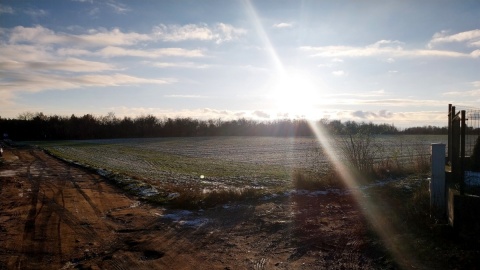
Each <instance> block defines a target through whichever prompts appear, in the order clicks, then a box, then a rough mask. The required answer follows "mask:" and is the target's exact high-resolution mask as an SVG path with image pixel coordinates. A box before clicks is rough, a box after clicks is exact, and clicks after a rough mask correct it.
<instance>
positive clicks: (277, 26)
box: [272, 22, 293, 29]
mask: <svg viewBox="0 0 480 270" xmlns="http://www.w3.org/2000/svg"><path fill="white" fill-rule="evenodd" d="M272 27H273V28H277V29H283V28H292V27H293V23H286V22H281V23H276V24H274V25H272Z"/></svg>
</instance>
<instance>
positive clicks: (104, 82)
mask: <svg viewBox="0 0 480 270" xmlns="http://www.w3.org/2000/svg"><path fill="white" fill-rule="evenodd" d="M0 74H1V73H0ZM1 75H3V74H1ZM6 77H7V78H8V80H0V87H1V88H2V90H4V91H5V90H6V91H22V92H23V91H27V92H40V91H45V90H67V89H76V88H83V87H94V86H96V87H107V86H125V85H130V86H131V85H139V84H160V85H161V84H168V83H173V82H175V81H174V80H172V79H149V78H140V77H135V76H130V75H126V74H118V73H117V74H112V75H84V76H76V77H75V76H68V77H67V76H60V75H55V74H39V73H33V74H27V73H11V74H8V76H6Z"/></svg>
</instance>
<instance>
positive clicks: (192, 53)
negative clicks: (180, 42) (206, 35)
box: [95, 46, 204, 58]
mask: <svg viewBox="0 0 480 270" xmlns="http://www.w3.org/2000/svg"><path fill="white" fill-rule="evenodd" d="M95 54H96V55H98V56H102V57H118V56H134V57H143V58H159V57H167V56H176V57H203V56H204V54H203V52H202V51H201V50H198V49H195V50H187V49H182V48H163V49H156V50H133V49H124V48H121V47H113V46H108V47H106V48H103V49H101V50H100V51H97V52H95Z"/></svg>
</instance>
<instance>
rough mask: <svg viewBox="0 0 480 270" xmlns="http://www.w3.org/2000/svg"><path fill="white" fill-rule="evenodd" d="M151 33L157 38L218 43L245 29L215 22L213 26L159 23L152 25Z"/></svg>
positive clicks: (239, 34)
mask: <svg viewBox="0 0 480 270" xmlns="http://www.w3.org/2000/svg"><path fill="white" fill-rule="evenodd" d="M153 33H154V35H155V36H156V37H157V38H158V39H160V40H164V41H172V42H178V41H186V40H202V41H215V43H217V44H219V43H222V42H226V41H231V40H234V39H237V38H239V37H240V36H242V35H244V34H245V33H246V30H244V29H241V28H235V27H233V26H232V25H230V24H224V23H217V24H215V25H214V26H213V27H209V26H208V25H207V24H187V25H165V24H160V25H158V26H156V27H154V29H153Z"/></svg>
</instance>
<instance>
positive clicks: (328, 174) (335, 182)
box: [292, 167, 343, 190]
mask: <svg viewBox="0 0 480 270" xmlns="http://www.w3.org/2000/svg"><path fill="white" fill-rule="evenodd" d="M340 179H341V177H340V175H339V173H338V172H337V171H336V170H334V169H333V168H331V167H329V168H327V169H325V170H323V171H321V172H319V171H317V172H312V171H308V170H306V169H295V170H294V171H293V173H292V185H293V187H294V188H296V189H306V190H319V189H326V188H340V187H343V183H342V181H341V180H340Z"/></svg>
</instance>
